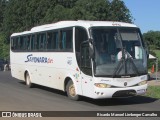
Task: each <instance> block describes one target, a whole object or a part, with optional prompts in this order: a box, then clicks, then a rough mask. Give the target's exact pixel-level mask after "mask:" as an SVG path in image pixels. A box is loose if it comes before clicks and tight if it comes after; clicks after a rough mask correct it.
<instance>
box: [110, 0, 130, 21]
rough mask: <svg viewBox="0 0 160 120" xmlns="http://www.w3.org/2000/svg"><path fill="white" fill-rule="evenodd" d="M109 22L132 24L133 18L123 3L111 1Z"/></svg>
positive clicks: (117, 0)
mask: <svg viewBox="0 0 160 120" xmlns="http://www.w3.org/2000/svg"><path fill="white" fill-rule="evenodd" d="M109 20H112V21H121V22H129V23H132V22H133V21H132V20H133V17H132V15H131V13H130V11H129V9H128V8H127V7H126V5H125V3H124V2H123V1H121V0H112V2H111V3H110V18H109Z"/></svg>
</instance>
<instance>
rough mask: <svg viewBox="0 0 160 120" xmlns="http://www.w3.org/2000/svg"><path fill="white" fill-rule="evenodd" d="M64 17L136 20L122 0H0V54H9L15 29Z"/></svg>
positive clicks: (1, 56)
mask: <svg viewBox="0 0 160 120" xmlns="http://www.w3.org/2000/svg"><path fill="white" fill-rule="evenodd" d="M61 20H103V21H110V20H111V21H122V22H129V23H132V22H133V17H132V15H131V13H130V11H129V9H128V8H127V7H126V5H125V3H124V2H123V1H121V0H0V58H8V57H9V37H10V35H11V34H12V33H14V32H21V31H26V30H30V29H31V28H32V27H34V26H38V25H42V24H47V23H54V22H57V21H61Z"/></svg>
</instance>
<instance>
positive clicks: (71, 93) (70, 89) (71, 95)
mask: <svg viewBox="0 0 160 120" xmlns="http://www.w3.org/2000/svg"><path fill="white" fill-rule="evenodd" d="M66 92H67V96H68V97H69V98H70V99H71V100H75V101H77V100H79V95H77V94H76V91H75V86H74V84H73V82H72V80H69V82H68V83H67V86H66Z"/></svg>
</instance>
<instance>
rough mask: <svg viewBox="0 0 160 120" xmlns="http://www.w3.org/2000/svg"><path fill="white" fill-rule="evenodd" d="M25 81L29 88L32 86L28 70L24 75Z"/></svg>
mask: <svg viewBox="0 0 160 120" xmlns="http://www.w3.org/2000/svg"><path fill="white" fill-rule="evenodd" d="M25 82H26V85H27V86H28V87H29V88H31V87H33V83H32V82H31V79H30V75H29V73H28V72H27V73H26V75H25Z"/></svg>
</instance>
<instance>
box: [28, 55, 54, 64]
mask: <svg viewBox="0 0 160 120" xmlns="http://www.w3.org/2000/svg"><path fill="white" fill-rule="evenodd" d="M25 62H33V63H53V59H51V58H47V57H34V56H33V55H32V54H30V55H28V56H27V60H26V61H25Z"/></svg>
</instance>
